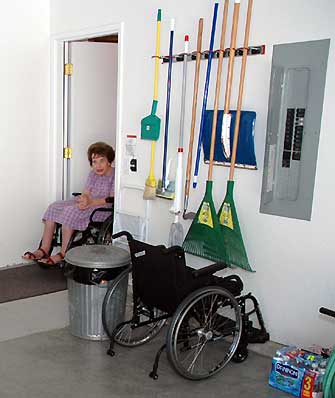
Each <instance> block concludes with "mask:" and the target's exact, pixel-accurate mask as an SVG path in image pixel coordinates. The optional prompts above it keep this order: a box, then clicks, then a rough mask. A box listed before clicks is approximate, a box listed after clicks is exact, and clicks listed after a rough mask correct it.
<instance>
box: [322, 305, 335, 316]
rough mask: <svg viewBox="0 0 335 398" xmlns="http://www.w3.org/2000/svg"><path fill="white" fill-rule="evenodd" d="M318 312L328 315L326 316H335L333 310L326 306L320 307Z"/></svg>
mask: <svg viewBox="0 0 335 398" xmlns="http://www.w3.org/2000/svg"><path fill="white" fill-rule="evenodd" d="M319 312H320V314H324V315H328V316H331V317H333V318H335V311H332V310H330V309H328V308H325V307H320V308H319Z"/></svg>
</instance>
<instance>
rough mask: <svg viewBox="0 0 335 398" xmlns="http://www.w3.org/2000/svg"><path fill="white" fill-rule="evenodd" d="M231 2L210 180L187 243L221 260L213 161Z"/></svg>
mask: <svg viewBox="0 0 335 398" xmlns="http://www.w3.org/2000/svg"><path fill="white" fill-rule="evenodd" d="M228 4H229V0H225V3H224V10H223V19H222V31H221V40H220V53H219V62H218V69H217V79H216V88H215V99H214V114H213V126H212V137H211V150H210V157H209V168H208V179H207V182H206V193H205V196H204V198H203V201H202V203H201V204H200V207H199V210H198V212H197V214H196V217H195V219H194V220H193V222H192V225H191V227H190V229H189V231H188V233H187V236H186V238H185V241H184V244H183V247H184V249H185V251H186V252H188V253H191V254H195V255H197V256H200V257H204V258H207V259H209V260H213V261H220V262H221V261H222V260H223V259H224V258H226V257H227V255H226V249H225V247H224V244H223V239H222V232H221V227H220V223H219V219H218V217H217V215H216V212H215V207H214V203H213V197H212V187H213V160H214V149H215V135H216V123H217V114H218V106H219V97H220V86H221V74H222V61H223V53H224V41H225V34H226V27H227V17H228Z"/></svg>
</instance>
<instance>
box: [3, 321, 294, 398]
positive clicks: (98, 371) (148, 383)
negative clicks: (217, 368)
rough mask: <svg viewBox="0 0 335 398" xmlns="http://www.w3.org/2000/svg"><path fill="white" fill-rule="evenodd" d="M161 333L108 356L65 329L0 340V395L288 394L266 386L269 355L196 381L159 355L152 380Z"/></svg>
mask: <svg viewBox="0 0 335 398" xmlns="http://www.w3.org/2000/svg"><path fill="white" fill-rule="evenodd" d="M163 336H164V334H163ZM163 336H161V337H158V338H156V339H155V340H153V341H152V342H149V343H148V344H145V345H143V346H139V347H136V348H133V349H131V348H130V349H128V348H123V347H119V346H116V356H115V357H113V358H112V357H110V356H108V355H106V353H105V352H106V349H107V347H108V342H96V341H87V340H83V339H80V338H77V337H73V336H72V335H70V333H69V331H68V329H67V328H64V329H58V330H53V331H49V332H42V333H36V334H33V335H30V336H27V337H21V338H17V339H13V340H9V341H3V342H0V356H1V361H0V374H1V383H0V397H1V398H42V397H43V398H45V397H48V398H54V397H57V398H60V397H71V398H79V397H80V398H85V397H87V398H92V397H97V398H104V397H106V398H114V397H139V398H141V397H143V398H144V397H145V398H151V397H155V398H156V397H157V398H158V397H159V398H166V397H176V398H178V397H183V398H188V397H192V398H198V397H199V398H200V397H201V398H203V397H206V398H211V397H213V398H214V397H215V398H217V397H227V398H242V397H243V398H245V397H252V398H284V397H292V396H291V395H287V394H285V393H283V392H281V391H278V390H275V389H273V388H271V387H269V386H268V375H269V370H270V367H271V358H269V357H265V356H262V355H259V354H256V353H254V352H250V353H249V357H248V359H247V360H246V361H245V362H244V363H242V364H235V363H230V364H228V365H227V366H226V368H225V369H224V370H223V371H222V372H220V373H219V374H217V375H216V376H214V377H212V378H210V379H208V380H205V381H200V382H194V381H189V380H186V379H183V378H182V377H180V376H179V375H178V374H176V373H175V372H174V370H173V369H172V367H171V366H170V364H169V362H168V359H167V357H166V355H164V354H163V355H162V357H161V361H160V367H159V370H158V372H159V378H158V380H156V381H154V380H152V379H150V378H149V377H148V373H149V372H150V370H151V367H152V362H153V359H154V356H155V353H156V350H157V349H158V347H159V346H160V345H161V343H162V341H163V338H164V337H163Z"/></svg>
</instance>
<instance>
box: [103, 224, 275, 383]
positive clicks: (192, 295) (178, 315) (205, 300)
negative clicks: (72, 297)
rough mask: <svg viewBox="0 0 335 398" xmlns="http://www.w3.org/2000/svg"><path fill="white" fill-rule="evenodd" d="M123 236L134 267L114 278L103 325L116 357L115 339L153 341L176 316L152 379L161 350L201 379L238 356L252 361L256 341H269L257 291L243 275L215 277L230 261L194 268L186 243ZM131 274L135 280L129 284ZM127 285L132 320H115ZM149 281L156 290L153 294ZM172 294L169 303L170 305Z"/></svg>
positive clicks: (128, 344)
mask: <svg viewBox="0 0 335 398" xmlns="http://www.w3.org/2000/svg"><path fill="white" fill-rule="evenodd" d="M121 236H126V237H127V241H128V245H129V248H130V254H131V258H132V266H130V267H129V268H128V269H127V270H125V271H124V272H123V273H122V274H120V275H119V276H118V277H117V278H116V279H115V280H114V281H113V282H112V284H111V286H110V287H109V289H108V291H107V293H106V296H105V299H104V302H103V309H102V322H103V326H104V328H105V330H106V333H107V335H108V336H109V338H110V347H109V349H108V351H107V353H108V354H109V355H111V356H114V355H115V351H114V344H115V342H116V343H118V344H119V345H122V346H126V347H135V346H138V345H141V344H144V343H146V342H148V341H149V340H151V339H152V338H154V337H155V336H156V335H157V334H158V333H159V332H160V330H161V329H162V328H163V327H164V325H165V324H166V322H167V319H169V318H171V321H170V324H169V327H168V331H167V337H166V342H165V344H164V345H163V346H162V347H161V348H160V349H159V350H158V352H157V354H156V357H155V360H154V364H153V369H152V371H151V372H150V374H149V376H150V377H151V378H153V379H157V378H158V374H157V370H158V364H159V359H160V355H161V353H162V352H163V351H164V350H165V349H166V350H167V356H168V359H169V361H170V362H171V364H172V366H173V368H174V369H175V370H176V371H177V373H179V374H180V375H181V376H183V377H185V378H187V379H191V380H200V379H205V378H208V377H210V376H212V375H214V374H216V373H218V372H219V371H220V370H222V369H223V367H224V366H225V365H226V364H227V363H228V362H229V361H230V360H231V359H232V360H233V361H235V362H242V361H244V360H245V359H246V358H247V356H248V349H247V346H248V343H249V342H252V343H255V342H262V343H264V342H265V341H267V340H269V334H268V333H267V331H266V329H265V326H264V321H263V318H262V315H261V311H260V309H259V305H258V302H257V300H256V298H255V297H254V296H253V295H252V294H251V293H248V294H246V295H241V291H242V289H243V283H242V281H241V279H240V278H239V276H238V275H230V276H227V277H224V278H223V277H217V276H214V275H213V274H214V273H216V272H217V271H219V270H222V269H224V268H226V267H227V265H226V264H224V263H215V264H212V265H209V266H207V267H204V268H202V269H199V270H194V269H192V268H190V267H187V266H186V264H185V256H184V250H183V249H182V248H181V247H179V246H173V247H171V248H168V249H167V248H165V246H162V245H159V246H152V245H149V244H147V243H144V242H141V241H137V240H135V239H134V238H133V237H132V236H131V234H130V233H129V232H126V231H122V232H119V233H117V234H114V235H113V239H116V238H119V237H121ZM166 272H167V274H166ZM145 273H147V274H146V275H145ZM160 273H161V275H160ZM154 274H156V275H155V277H156V279H157V278H158V279H157V281H158V282H159V283H158V288H156V287H154V286H155V285H153V283H154V282H155V281H154V280H151V283H150V279H151V276H152V275H154ZM167 275H169V276H168V277H167ZM129 276H131V277H132V284H131V283H128V278H129ZM160 277H161V280H159V279H160ZM164 279H165V281H164ZM171 280H173V282H172V284H171ZM165 282H167V283H166V285H167V287H166V286H165ZM123 283H126V284H127V286H128V287H127V289H128V294H127V295H126V296H127V297H126V299H125V302H124V303H123V304H124V305H125V314H124V317H125V320H124V321H123V322H121V323H119V324H117V325H115V322H113V314H112V313H111V312H112V307H113V305H112V303H113V301H114V300H115V297H116V296H117V295H118V294H119V291H118V288H119V286H120V285H121V284H123ZM178 284H179V285H178ZM188 285H189V286H188ZM148 286H149V287H150V290H153V291H154V293H152V294H151V292H150V291H149V289H148ZM153 287H154V288H153ZM155 289H156V290H158V293H159V294H158V295H155ZM169 292H170V293H171V294H170V295H169ZM166 297H168V298H169V300H168V301H169V302H164V300H165V299H166ZM248 301H250V303H251V304H252V306H253V308H252V310H250V311H247V302H248ZM252 314H256V317H257V320H258V323H259V327H260V328H259V329H258V328H255V327H253V323H252V321H251V320H250V316H251V315H252Z"/></svg>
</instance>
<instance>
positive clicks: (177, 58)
mask: <svg viewBox="0 0 335 398" xmlns="http://www.w3.org/2000/svg"><path fill="white" fill-rule="evenodd" d="M229 52H230V48H226V49H225V50H224V54H223V57H224V58H228V57H229ZM208 54H209V51H208V50H205V51H202V52H201V59H208ZM219 54H220V50H214V51H213V58H219ZM264 54H265V45H264V44H263V45H261V46H249V47H248V55H264ZM185 55H186V56H187V60H188V61H195V59H196V57H197V52H196V51H193V52H191V53H187V54H186V53H180V54H174V55H173V56H172V62H182V61H184V57H185ZM242 55H243V47H240V48H236V50H235V56H236V57H241V56H242ZM154 57H155V56H153V58H154ZM159 58H160V59H161V60H162V63H163V64H165V63H168V62H169V56H168V55H163V56H161V57H159Z"/></svg>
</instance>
